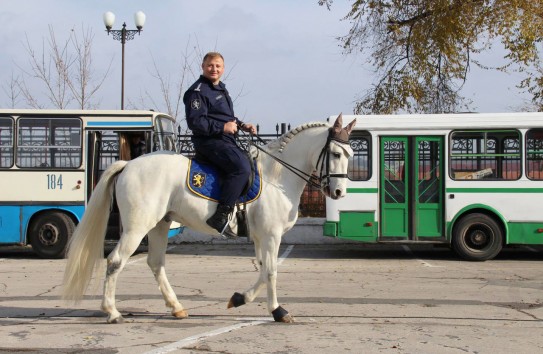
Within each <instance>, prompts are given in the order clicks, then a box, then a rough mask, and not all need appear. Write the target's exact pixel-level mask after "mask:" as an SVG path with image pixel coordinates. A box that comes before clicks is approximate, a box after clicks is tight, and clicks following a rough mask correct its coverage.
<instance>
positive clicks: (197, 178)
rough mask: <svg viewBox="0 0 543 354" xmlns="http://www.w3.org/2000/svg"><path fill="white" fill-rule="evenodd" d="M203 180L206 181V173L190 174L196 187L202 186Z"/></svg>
mask: <svg viewBox="0 0 543 354" xmlns="http://www.w3.org/2000/svg"><path fill="white" fill-rule="evenodd" d="M205 181H206V175H205V174H203V173H200V172H198V173H195V174H194V175H192V184H193V185H194V187H196V188H200V187H202V186H203V185H204V183H205Z"/></svg>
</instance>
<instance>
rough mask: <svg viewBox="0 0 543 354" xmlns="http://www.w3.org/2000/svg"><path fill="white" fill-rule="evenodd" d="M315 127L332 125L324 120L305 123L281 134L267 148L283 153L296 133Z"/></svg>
mask: <svg viewBox="0 0 543 354" xmlns="http://www.w3.org/2000/svg"><path fill="white" fill-rule="evenodd" d="M315 127H330V125H329V124H328V123H323V122H309V123H304V124H302V125H300V126H298V127H296V128H294V129H291V130H289V131H288V132H286V133H285V134H283V135H281V136H280V137H279V138H277V139H276V140H274V141H272V142H270V143H268V144H267V145H266V148H267V150H268V151H269V152H279V153H282V152H283V149H284V148H285V146H287V144H288V143H289V142H290V141H291V140H292V138H294V136H296V134H298V133H301V132H302V131H304V130H307V129H310V128H315Z"/></svg>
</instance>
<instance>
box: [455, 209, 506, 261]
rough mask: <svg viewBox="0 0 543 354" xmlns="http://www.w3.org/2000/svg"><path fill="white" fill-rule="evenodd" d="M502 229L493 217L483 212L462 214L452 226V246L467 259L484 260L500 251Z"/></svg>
mask: <svg viewBox="0 0 543 354" xmlns="http://www.w3.org/2000/svg"><path fill="white" fill-rule="evenodd" d="M502 245H503V231H502V229H501V227H500V225H498V223H497V222H496V220H494V219H493V218H491V217H490V216H488V215H485V214H479V213H476V214H470V215H467V216H464V217H463V218H462V219H460V220H459V221H458V224H457V225H456V226H455V227H454V231H453V238H452V246H453V249H454V250H455V251H456V253H457V254H458V255H459V256H460V257H462V258H464V259H466V260H468V261H486V260H488V259H492V258H494V257H496V256H497V255H498V253H500V251H501V249H502Z"/></svg>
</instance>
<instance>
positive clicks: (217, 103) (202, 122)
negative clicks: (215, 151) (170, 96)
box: [183, 76, 241, 147]
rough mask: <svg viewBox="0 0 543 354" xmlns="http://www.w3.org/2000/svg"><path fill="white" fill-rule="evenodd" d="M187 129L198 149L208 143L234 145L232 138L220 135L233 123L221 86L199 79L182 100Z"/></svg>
mask: <svg viewBox="0 0 543 354" xmlns="http://www.w3.org/2000/svg"><path fill="white" fill-rule="evenodd" d="M183 103H184V104H185V114H186V117H187V125H188V127H189V129H190V130H192V134H193V135H192V141H193V143H194V146H195V147H198V146H200V145H202V144H205V142H208V141H210V140H215V141H216V142H218V141H223V142H226V143H230V144H235V140H234V135H233V134H225V133H224V124H225V123H227V122H230V121H232V120H235V121H236V122H237V123H238V124H241V121H239V120H238V119H237V118H236V117H235V116H234V106H233V104H232V99H231V98H230V95H229V94H228V91H227V90H226V86H225V85H224V83H222V82H219V84H218V85H213V83H212V82H211V81H209V80H208V79H207V78H205V77H204V76H200V78H199V79H198V80H196V82H195V83H194V84H193V85H192V86H191V87H189V89H188V90H187V92H185V95H184V96H183Z"/></svg>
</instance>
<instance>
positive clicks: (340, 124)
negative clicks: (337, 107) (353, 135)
mask: <svg viewBox="0 0 543 354" xmlns="http://www.w3.org/2000/svg"><path fill="white" fill-rule="evenodd" d="M333 129H334V133H336V134H339V132H340V131H341V129H343V113H340V114H339V116H338V117H337V118H336V121H335V122H334V127H333Z"/></svg>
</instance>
